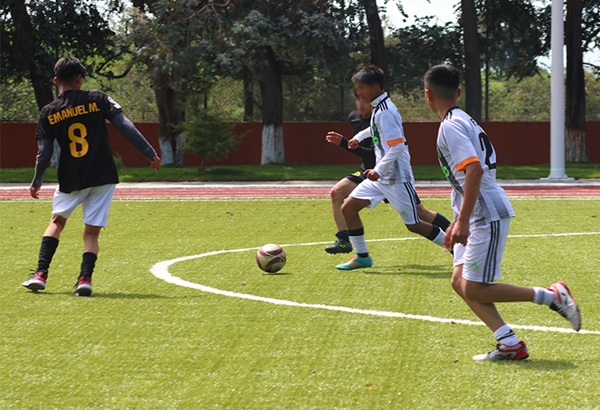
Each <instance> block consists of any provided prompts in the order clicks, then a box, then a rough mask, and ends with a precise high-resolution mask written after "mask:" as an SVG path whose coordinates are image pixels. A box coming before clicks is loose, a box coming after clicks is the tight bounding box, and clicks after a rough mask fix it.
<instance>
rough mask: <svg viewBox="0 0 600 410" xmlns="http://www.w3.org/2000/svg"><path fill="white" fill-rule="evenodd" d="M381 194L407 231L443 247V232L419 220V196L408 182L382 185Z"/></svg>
mask: <svg viewBox="0 0 600 410" xmlns="http://www.w3.org/2000/svg"><path fill="white" fill-rule="evenodd" d="M382 189H383V193H384V195H385V197H386V198H387V200H388V201H390V204H391V205H392V206H393V207H394V209H396V211H398V213H399V214H400V217H401V218H402V221H403V222H404V224H405V225H406V227H407V228H408V230H409V231H411V232H413V233H417V234H419V235H421V236H424V237H425V238H427V239H429V240H430V241H432V242H434V243H435V244H437V245H439V246H444V238H445V237H446V236H445V235H444V231H443V230H441V229H440V228H439V227H438V226H436V225H432V224H431V223H429V222H425V221H422V220H421V219H420V218H419V211H418V203H419V202H420V200H419V196H418V195H417V192H416V191H415V189H414V186H413V184H412V183H410V182H404V183H400V184H392V185H382Z"/></svg>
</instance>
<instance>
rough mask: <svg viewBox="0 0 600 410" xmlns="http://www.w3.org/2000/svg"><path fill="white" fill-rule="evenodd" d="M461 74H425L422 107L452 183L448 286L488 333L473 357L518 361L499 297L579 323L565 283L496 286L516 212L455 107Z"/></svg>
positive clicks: (490, 152)
mask: <svg viewBox="0 0 600 410" xmlns="http://www.w3.org/2000/svg"><path fill="white" fill-rule="evenodd" d="M459 82H460V71H459V70H458V69H456V68H454V67H451V66H447V65H439V66H435V67H432V68H430V69H429V70H428V71H427V73H426V74H425V78H424V83H425V98H426V100H427V105H429V107H430V108H431V109H432V110H433V112H435V113H437V114H438V115H439V116H440V118H441V119H442V123H441V125H440V129H439V132H438V139H437V151H438V158H439V161H440V165H441V167H442V170H443V172H444V174H445V175H446V177H447V178H448V180H449V181H450V184H451V185H452V188H453V189H452V208H453V210H454V222H453V223H452V225H451V226H450V228H448V230H447V231H446V243H445V246H446V247H447V248H448V249H453V250H454V272H453V274H452V287H453V288H454V290H455V291H456V293H458V295H459V296H461V297H462V298H463V299H464V300H465V302H466V303H467V304H468V305H469V307H470V308H471V310H473V312H474V313H475V314H476V315H477V316H479V318H480V319H481V320H482V321H483V322H484V323H485V324H486V325H487V326H488V327H489V328H490V330H491V331H492V332H494V336H495V337H496V340H498V344H497V346H496V349H495V350H493V351H491V352H489V353H487V354H481V355H476V356H474V357H473V359H475V360H523V359H526V358H527V357H529V353H528V351H527V347H526V346H525V343H523V342H522V341H520V340H519V339H518V338H517V337H516V336H515V334H514V332H513V331H512V329H511V328H510V327H509V326H508V325H506V323H504V321H503V320H502V317H501V316H500V313H498V310H497V309H496V306H495V303H498V302H534V303H537V304H540V305H546V306H549V307H550V308H551V309H552V310H555V311H557V312H558V313H559V314H560V315H561V316H563V317H564V318H566V319H567V320H568V321H569V322H571V325H572V326H573V329H575V330H576V331H579V330H580V328H581V315H580V313H579V308H578V306H577V303H576V302H575V300H574V299H573V298H572V296H571V294H570V292H569V289H568V287H567V285H566V284H565V283H564V282H556V283H554V284H552V285H551V286H550V287H548V288H546V289H544V288H538V287H534V288H528V287H522V286H515V285H509V284H506V283H497V284H494V283H493V282H495V281H497V280H498V279H499V278H500V262H501V261H502V254H503V253H504V247H505V245H506V239H507V236H508V228H509V225H510V218H512V217H514V216H515V212H514V211H513V208H512V206H511V204H510V201H509V200H508V197H507V196H506V193H505V192H504V190H503V189H502V188H501V187H500V186H499V185H498V184H497V183H496V153H495V152H494V147H493V146H492V144H491V142H490V140H489V139H488V137H487V135H486V134H485V132H484V131H483V129H482V128H481V127H480V126H479V125H478V124H477V123H476V122H475V121H474V120H473V119H472V118H471V117H470V116H469V115H468V114H467V113H466V112H464V111H462V110H461V109H460V108H458V107H457V100H458V97H459V96H460V88H459Z"/></svg>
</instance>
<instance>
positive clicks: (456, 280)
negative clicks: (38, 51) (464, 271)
mask: <svg viewBox="0 0 600 410" xmlns="http://www.w3.org/2000/svg"><path fill="white" fill-rule="evenodd" d="M451 284H452V289H454V291H455V292H456V293H458V294H459V295H462V278H461V277H460V276H459V275H454V276H452V281H451Z"/></svg>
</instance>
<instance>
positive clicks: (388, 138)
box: [368, 111, 406, 180]
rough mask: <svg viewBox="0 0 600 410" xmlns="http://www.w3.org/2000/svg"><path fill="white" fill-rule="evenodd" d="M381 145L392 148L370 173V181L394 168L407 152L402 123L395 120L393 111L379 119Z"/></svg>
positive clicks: (378, 127) (383, 113) (383, 114)
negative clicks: (400, 157)
mask: <svg viewBox="0 0 600 410" xmlns="http://www.w3.org/2000/svg"><path fill="white" fill-rule="evenodd" d="M378 122H379V124H377V129H378V130H379V137H380V142H379V143H380V144H386V145H387V146H388V147H390V149H389V151H388V152H387V153H386V154H385V155H384V156H383V157H382V158H381V159H380V160H379V162H378V163H377V165H375V168H374V169H373V170H372V172H370V174H369V175H368V176H369V179H373V180H377V179H379V177H380V176H381V175H383V174H385V172H386V171H387V170H388V169H389V168H390V166H392V164H393V163H394V162H395V161H396V160H397V159H398V157H399V156H400V155H402V153H403V152H404V151H405V150H406V144H405V142H406V141H405V139H404V130H403V129H402V125H401V122H400V121H398V120H397V119H395V118H394V113H393V112H392V111H384V112H382V113H381V115H380V116H379V118H378Z"/></svg>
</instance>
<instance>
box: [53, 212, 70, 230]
mask: <svg viewBox="0 0 600 410" xmlns="http://www.w3.org/2000/svg"><path fill="white" fill-rule="evenodd" d="M51 223H52V224H54V225H56V226H57V227H58V228H60V229H64V227H65V225H66V224H67V219H66V218H65V217H63V216H60V215H54V216H52V222H51Z"/></svg>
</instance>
